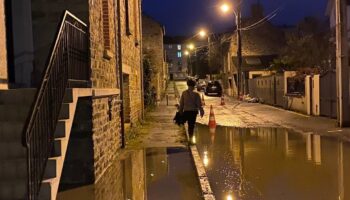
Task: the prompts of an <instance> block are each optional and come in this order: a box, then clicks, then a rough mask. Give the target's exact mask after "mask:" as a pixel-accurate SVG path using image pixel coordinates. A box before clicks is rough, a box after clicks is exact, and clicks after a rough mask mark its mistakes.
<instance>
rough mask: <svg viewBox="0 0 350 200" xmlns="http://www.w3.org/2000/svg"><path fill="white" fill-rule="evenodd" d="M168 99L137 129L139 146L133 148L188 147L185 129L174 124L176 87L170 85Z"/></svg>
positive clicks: (150, 113) (164, 99) (167, 92)
mask: <svg viewBox="0 0 350 200" xmlns="http://www.w3.org/2000/svg"><path fill="white" fill-rule="evenodd" d="M166 94H167V95H168V100H169V101H168V105H167V98H166V97H165V98H163V100H162V101H161V102H160V104H159V105H158V106H157V107H156V108H155V110H153V111H151V112H149V113H147V114H146V120H145V123H144V124H143V125H142V127H140V128H138V129H137V132H139V136H140V138H139V141H138V142H137V143H138V144H132V145H131V146H140V147H142V148H148V147H186V144H187V143H186V137H185V132H184V129H183V128H181V127H178V126H177V125H176V124H174V123H173V118H174V115H175V113H176V107H175V104H177V98H176V96H175V85H174V83H173V82H170V83H169V84H168V88H167V90H166Z"/></svg>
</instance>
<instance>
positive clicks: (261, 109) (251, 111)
mask: <svg viewBox="0 0 350 200" xmlns="http://www.w3.org/2000/svg"><path fill="white" fill-rule="evenodd" d="M176 86H177V89H178V91H179V93H180V94H181V93H182V91H184V90H186V89H187V86H186V82H184V81H183V82H176ZM200 94H201V96H202V95H203V93H200ZM203 96H204V100H205V106H204V109H205V116H204V117H203V118H200V117H198V119H197V122H198V123H200V124H208V121H209V113H210V105H212V106H213V111H214V114H215V119H216V122H217V124H218V125H221V126H231V127H238V128H258V127H284V128H288V129H292V130H294V131H295V132H299V133H302V134H311V133H312V134H319V135H325V136H335V137H340V138H342V139H344V140H347V141H350V129H349V128H342V129H341V128H338V127H337V123H336V120H334V119H329V118H325V117H314V116H307V115H303V114H300V113H296V112H292V111H288V110H284V109H281V108H276V107H273V106H269V105H263V104H259V103H247V102H241V101H238V100H235V99H233V98H229V97H225V105H224V106H221V105H220V103H221V99H220V98H219V97H209V96H205V95H203Z"/></svg>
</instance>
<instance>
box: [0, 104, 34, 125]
mask: <svg viewBox="0 0 350 200" xmlns="http://www.w3.org/2000/svg"><path fill="white" fill-rule="evenodd" d="M29 110H30V106H29V105H13V104H8V105H0V113H1V115H0V121H1V122H13V121H16V122H24V121H25V120H26V119H27V117H28V114H29Z"/></svg>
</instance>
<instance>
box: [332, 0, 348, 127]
mask: <svg viewBox="0 0 350 200" xmlns="http://www.w3.org/2000/svg"><path fill="white" fill-rule="evenodd" d="M335 2H336V3H335V12H336V81H337V83H336V86H337V111H338V113H337V119H338V125H339V127H346V126H349V125H350V110H349V57H348V37H347V3H346V0H335Z"/></svg>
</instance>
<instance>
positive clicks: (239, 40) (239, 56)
mask: <svg viewBox="0 0 350 200" xmlns="http://www.w3.org/2000/svg"><path fill="white" fill-rule="evenodd" d="M239 2H241V1H239ZM231 7H232V6H230V5H229V4H228V3H223V4H222V5H221V6H220V9H221V11H222V12H223V13H228V12H229V11H230V9H231ZM232 9H233V8H232ZM233 13H234V15H235V17H236V27H237V79H238V80H237V97H238V98H239V96H240V93H241V89H242V91H243V74H242V37H241V26H242V24H241V6H240V3H239V4H237V9H236V10H234V9H233Z"/></svg>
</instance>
